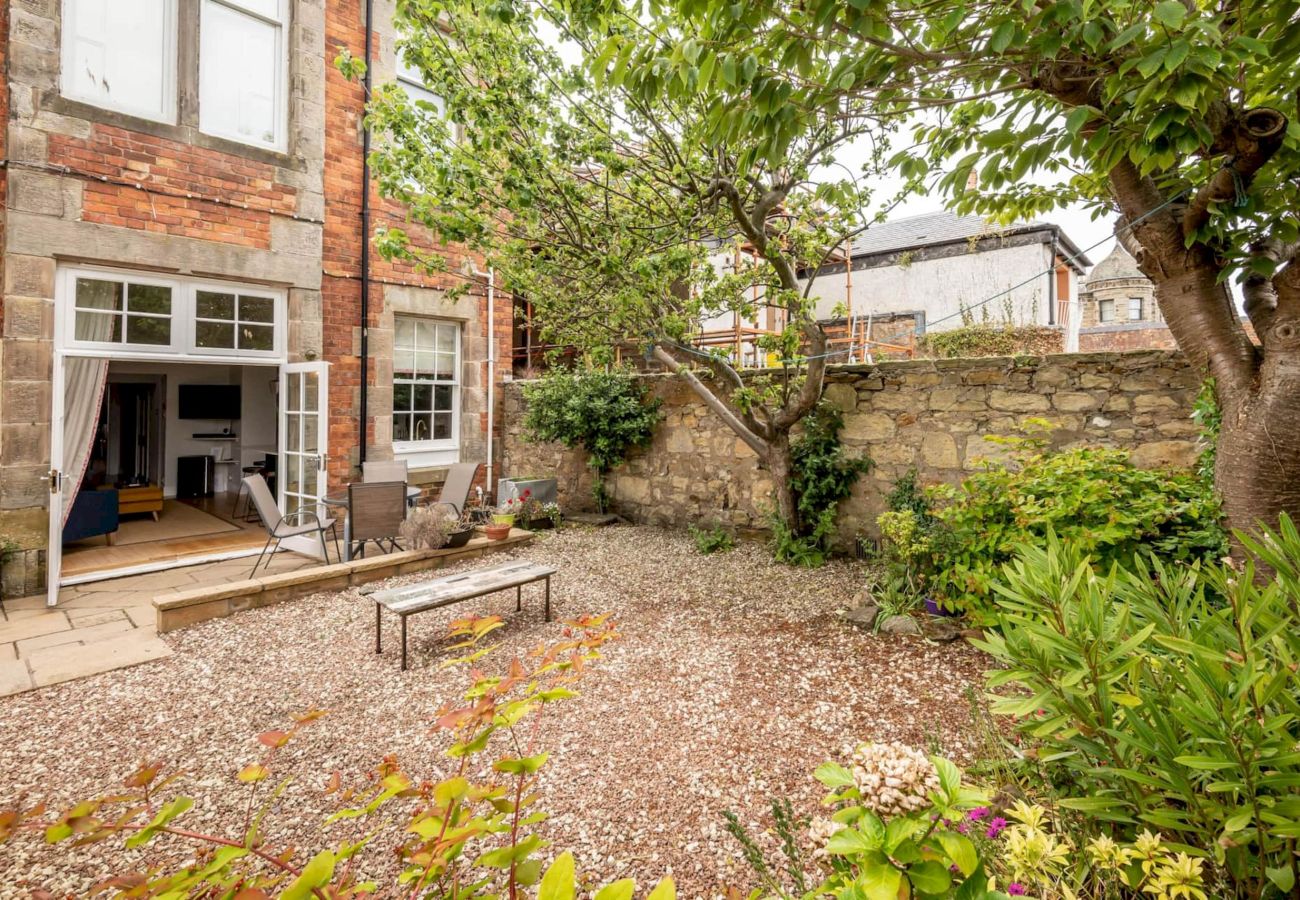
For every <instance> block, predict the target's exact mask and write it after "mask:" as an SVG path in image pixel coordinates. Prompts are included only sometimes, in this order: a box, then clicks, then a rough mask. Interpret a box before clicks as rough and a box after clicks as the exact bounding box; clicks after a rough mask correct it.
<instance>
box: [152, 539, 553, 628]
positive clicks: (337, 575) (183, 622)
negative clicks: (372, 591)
mask: <svg viewBox="0 0 1300 900" xmlns="http://www.w3.org/2000/svg"><path fill="white" fill-rule="evenodd" d="M531 540H533V534H532V532H530V531H524V530H523V529H520V528H515V529H512V530H511V532H510V535H509V536H508V537H507V538H506V539H505V540H501V541H491V540H488V539H487V538H486V537H475V538H473V539H471V540H470V542H469V543H468V544H466V545H465V546H464V547H458V548H456V549H454V550H403V551H399V552H397V553H386V554H384V555H382V556H372V557H367V558H365V559H354V560H352V561H351V562H341V563H331V564H329V565H321V566H317V567H315V568H311V569H299V570H298V571H296V572H285V573H283V574H279V575H266V576H259V577H257V578H249V579H246V580H243V581H234V582H228V583H225V584H213V585H204V586H201V587H197V588H193V589H191V590H187V591H180V592H177V593H174V594H166V595H164V596H161V597H155V598H154V601H153V606H154V611H155V614H156V617H157V627H158V633H159V634H165V633H166V632H169V631H175V630H176V629H178V628H185V627H188V626H190V625H195V624H197V623H199V622H205V621H207V620H208V619H218V618H222V617H224V616H229V615H233V614H234V613H237V612H241V611H243V610H246V609H257V608H259V607H263V606H271V605H273V604H276V603H284V602H285V601H287V600H296V599H298V598H299V597H306V596H308V595H310V594H317V593H320V592H321V591H340V590H346V589H347V588H350V587H357V586H359V585H363V584H367V583H369V582H372V581H380V580H382V579H384V578H392V577H393V576H395V575H405V574H407V573H409V572H420V571H424V570H426V569H438V568H441V567H442V566H445V565H450V564H451V563H454V562H460V561H461V560H466V559H473V558H474V557H477V556H482V555H484V554H486V553H496V552H499V551H501V550H507V549H514V548H516V547H519V546H521V545H523V544H527V543H528V542H529V541H531Z"/></svg>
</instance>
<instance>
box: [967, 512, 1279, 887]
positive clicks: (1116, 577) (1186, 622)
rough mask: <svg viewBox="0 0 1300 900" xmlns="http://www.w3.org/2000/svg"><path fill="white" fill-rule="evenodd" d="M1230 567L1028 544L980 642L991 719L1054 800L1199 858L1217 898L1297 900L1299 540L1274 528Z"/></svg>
mask: <svg viewBox="0 0 1300 900" xmlns="http://www.w3.org/2000/svg"><path fill="white" fill-rule="evenodd" d="M1263 535H1264V536H1263V538H1262V539H1261V540H1260V541H1259V542H1258V543H1255V542H1252V541H1251V540H1250V539H1248V538H1243V539H1242V540H1243V543H1244V544H1245V545H1246V547H1247V548H1248V550H1249V551H1250V552H1251V553H1252V554H1253V555H1254V557H1256V558H1257V559H1259V560H1260V561H1261V562H1263V563H1264V564H1266V565H1267V566H1269V567H1271V568H1272V569H1273V571H1274V573H1275V574H1274V575H1273V576H1272V578H1271V580H1269V581H1267V582H1264V581H1258V580H1257V579H1256V569H1255V564H1254V563H1253V562H1251V563H1248V564H1247V565H1246V567H1245V569H1244V571H1237V570H1236V569H1234V568H1233V567H1232V566H1231V564H1229V563H1201V562H1193V563H1191V564H1190V565H1183V564H1172V565H1171V564H1166V563H1162V562H1160V561H1159V560H1156V559H1152V560H1146V559H1143V558H1138V559H1137V560H1136V561H1135V564H1134V565H1135V567H1134V568H1133V569H1132V570H1128V569H1124V568H1122V567H1120V566H1118V565H1116V566H1112V567H1110V568H1109V570H1107V572H1106V573H1105V574H1098V573H1097V571H1096V569H1095V563H1096V562H1097V560H1096V559H1095V558H1092V557H1090V556H1089V555H1088V552H1087V548H1086V547H1084V546H1083V545H1082V544H1081V543H1079V542H1074V541H1070V540H1067V539H1066V538H1064V537H1063V536H1062V537H1058V536H1056V535H1051V534H1049V535H1048V537H1047V539H1046V541H1044V542H1043V543H1042V545H1039V544H1029V545H1025V546H1024V547H1022V548H1021V549H1020V551H1019V554H1018V555H1017V557H1016V559H1015V560H1014V562H1013V563H1011V564H1010V565H1008V566H1006V567H1005V568H1004V570H1003V580H1002V582H1001V583H999V584H998V586H997V603H996V607H995V610H994V617H993V618H994V622H993V624H994V625H995V626H996V628H995V629H994V630H991V631H989V632H988V633H987V637H986V639H985V640H984V641H983V642H982V647H983V649H984V650H986V651H987V652H988V653H990V654H991V655H992V656H993V657H994V658H995V659H996V660H997V661H998V662H999V663H1000V664H1001V666H1002V668H1000V669H998V670H995V671H993V672H992V673H990V675H989V684H990V686H991V687H992V688H993V689H994V690H995V691H997V692H998V695H997V696H998V699H997V700H996V701H995V703H994V711H995V712H996V713H999V714H1002V715H1006V716H1009V717H1011V719H1012V720H1013V721H1014V724H1015V728H1016V730H1017V731H1018V732H1019V734H1020V736H1021V738H1022V740H1023V741H1024V742H1025V743H1026V744H1028V747H1029V754H1028V755H1029V756H1031V757H1032V758H1035V759H1036V760H1037V762H1038V765H1039V766H1040V767H1041V771H1042V772H1043V773H1044V774H1045V775H1046V776H1047V778H1048V781H1049V782H1050V783H1051V784H1052V785H1054V786H1055V787H1056V789H1057V790H1058V791H1059V792H1060V793H1062V794H1063V795H1064V799H1061V800H1059V801H1058V805H1060V806H1061V807H1064V808H1066V809H1071V810H1076V811H1078V812H1081V813H1085V814H1087V816H1089V817H1091V818H1092V819H1095V820H1102V821H1109V822H1113V823H1116V826H1117V827H1118V828H1119V829H1121V830H1124V831H1126V832H1127V833H1128V834H1129V835H1132V834H1134V833H1135V832H1137V831H1138V830H1140V829H1143V828H1153V829H1156V830H1158V831H1160V832H1162V833H1163V834H1164V835H1166V836H1167V837H1168V838H1170V839H1171V840H1173V841H1174V842H1176V843H1178V844H1185V845H1189V846H1190V847H1194V848H1201V850H1203V851H1206V852H1207V853H1208V854H1209V856H1210V860H1211V862H1212V864H1213V866H1214V868H1215V873H1214V874H1215V878H1216V879H1218V880H1219V881H1220V882H1221V890H1220V891H1219V892H1217V893H1213V894H1211V896H1215V897H1241V898H1246V897H1249V898H1258V897H1270V896H1274V897H1276V896H1293V894H1292V893H1291V892H1292V891H1293V890H1294V889H1295V888H1296V887H1297V885H1296V879H1295V868H1294V867H1295V865H1296V862H1297V861H1296V857H1295V854H1294V850H1295V843H1296V840H1297V838H1300V792H1298V790H1297V789H1298V788H1300V749H1298V748H1300V679H1297V677H1296V672H1297V670H1298V669H1300V630H1297V628H1296V615H1297V609H1296V598H1297V597H1300V534H1298V533H1297V531H1296V528H1295V526H1294V525H1293V524H1292V522H1291V521H1290V520H1289V519H1286V518H1283V520H1282V522H1281V525H1280V532H1279V533H1272V532H1268V531H1264V532H1263Z"/></svg>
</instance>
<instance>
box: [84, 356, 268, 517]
mask: <svg viewBox="0 0 1300 900" xmlns="http://www.w3.org/2000/svg"><path fill="white" fill-rule="evenodd" d="M117 374H122V375H127V374H131V375H163V376H165V378H166V385H167V389H166V396H165V398H164V400H163V404H164V406H163V429H164V431H165V436H164V444H163V496H165V497H175V496H176V459H177V457H180V456H203V455H213V456H217V455H218V454H220V455H222V456H225V457H226V458H229V459H232V460H234V463H232V464H226V465H224V466H223V465H218V466H217V475H218V481H217V490H218V491H220V490H223V489H225V488H226V487H231V488H233V487H234V485H235V484H236V477H237V475H238V469H239V466H241V465H243V463H242V457H243V456H244V453H243V447H244V446H249V447H253V446H259V447H261V448H263V449H266V448H270V447H274V445H275V440H276V438H275V436H276V429H277V427H278V423H277V416H276V413H277V410H276V399H275V395H274V394H273V393H272V392H271V390H270V388H269V385H268V382H269V381H270V380H271V379H274V378H278V375H279V370H278V368H277V367H276V366H256V365H233V366H222V365H208V364H199V363H163V362H158V363H154V362H136V361H113V362H111V363H110V364H109V375H110V377H111V376H113V375H117ZM182 384H239V385H241V390H240V403H241V406H242V411H241V418H240V419H238V420H236V421H235V422H233V423H232V422H230V421H229V420H227V419H212V420H207V419H181V418H180V417H179V411H180V403H179V400H178V397H179V389H180V386H181V385H182ZM232 425H233V428H232V431H233V433H234V434H235V435H236V436H237V440H234V441H220V440H213V439H211V438H196V437H194V436H193V435H194V434H196V433H213V432H219V431H221V430H222V429H224V428H231V427H232ZM250 431H251V436H250ZM254 453H257V451H254Z"/></svg>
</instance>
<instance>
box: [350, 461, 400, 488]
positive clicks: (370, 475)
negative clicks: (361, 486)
mask: <svg viewBox="0 0 1300 900" xmlns="http://www.w3.org/2000/svg"><path fill="white" fill-rule="evenodd" d="M406 475H407V469H406V460H404V459H383V460H366V461H365V462H363V463H362V464H361V480H362V481H363V482H365V483H366V484H372V483H374V482H379V481H400V482H402V484H406Z"/></svg>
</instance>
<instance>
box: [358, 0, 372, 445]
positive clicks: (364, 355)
mask: <svg viewBox="0 0 1300 900" xmlns="http://www.w3.org/2000/svg"><path fill="white" fill-rule="evenodd" d="M374 26H375V3H374V0H366V50H365V64H366V78H365V91H366V94H365V102H366V103H367V104H369V102H370V85H371V65H370V62H371V60H370V42H371V41H372V40H373V38H374V33H375V27H374ZM362 115H363V118H362V120H361V399H360V407H361V408H360V411H359V414H358V418H359V420H360V421H359V423H358V425H359V431H360V434H359V435H358V436H357V459H358V462H361V463H364V462H365V461H366V422H367V420H368V419H369V418H370V404H369V402H368V399H369V394H370V390H369V381H370V126H369V124H367V123H366V120H365V118H364V115H365V111H364V110H363V111H362Z"/></svg>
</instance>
